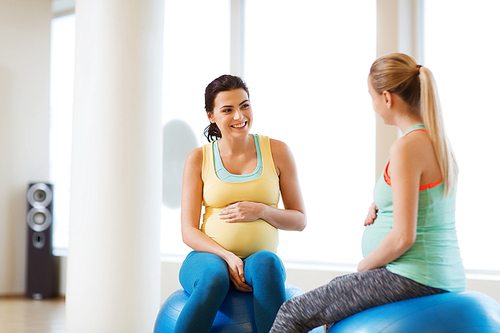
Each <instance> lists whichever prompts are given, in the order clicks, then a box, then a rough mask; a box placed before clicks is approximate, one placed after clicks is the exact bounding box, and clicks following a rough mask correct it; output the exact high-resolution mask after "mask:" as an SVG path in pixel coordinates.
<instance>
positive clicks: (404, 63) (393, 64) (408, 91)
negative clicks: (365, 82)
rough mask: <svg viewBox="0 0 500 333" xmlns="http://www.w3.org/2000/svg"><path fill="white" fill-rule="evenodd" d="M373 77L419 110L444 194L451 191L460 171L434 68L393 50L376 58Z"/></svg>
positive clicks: (379, 88)
mask: <svg viewBox="0 0 500 333" xmlns="http://www.w3.org/2000/svg"><path fill="white" fill-rule="evenodd" d="M370 80H371V84H372V86H373V88H374V89H375V91H376V92H377V93H379V94H382V93H383V92H384V91H389V92H391V93H395V94H397V95H399V96H400V97H401V98H402V99H403V100H404V101H405V102H406V103H408V104H409V105H410V107H411V112H415V113H419V114H420V116H421V117H422V119H423V121H424V125H425V128H426V129H427V131H428V133H429V136H430V138H431V140H432V144H433V146H434V152H435V154H436V157H437V161H438V164H439V168H440V169H441V173H442V174H443V180H444V186H445V195H449V194H450V193H452V192H453V191H454V190H455V185H456V180H457V173H458V171H457V167H456V161H455V156H454V154H453V150H452V148H451V145H450V143H449V141H448V138H447V137H446V133H445V130H444V123H443V116H442V112H441V105H440V103H439V95H438V92H437V87H436V83H435V81H434V77H433V75H432V73H431V71H430V70H429V69H427V68H425V67H423V66H421V65H417V63H416V61H415V59H413V58H412V57H410V56H408V55H406V54H403V53H391V54H388V55H386V56H382V57H380V58H378V59H377V60H375V62H374V63H373V65H372V67H371V68H370Z"/></svg>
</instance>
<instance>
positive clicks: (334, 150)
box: [244, 0, 376, 265]
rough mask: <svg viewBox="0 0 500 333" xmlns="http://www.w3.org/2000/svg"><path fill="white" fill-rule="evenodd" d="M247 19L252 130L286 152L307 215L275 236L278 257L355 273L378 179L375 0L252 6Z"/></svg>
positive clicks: (258, 0)
mask: <svg viewBox="0 0 500 333" xmlns="http://www.w3.org/2000/svg"><path fill="white" fill-rule="evenodd" d="M245 13H246V17H245V19H246V26H245V57H244V59H245V66H244V67H245V79H246V80H247V83H248V85H249V88H250V93H251V100H252V103H253V110H254V114H255V124H254V128H253V130H254V132H257V133H262V134H265V135H268V136H270V137H272V138H275V139H279V140H282V141H284V142H285V143H287V144H288V145H289V146H290V148H291V150H292V152H293V154H294V157H295V160H296V163H297V168H298V172H299V181H300V184H301V188H302V193H303V197H304V201H305V204H306V210H307V218H308V225H307V227H306V229H305V230H304V231H303V232H291V231H280V246H279V249H278V251H279V255H280V256H281V257H282V258H283V259H285V260H288V261H300V262H309V263H311V262H312V263H330V264H331V263H336V264H347V265H355V264H357V262H358V261H359V260H360V259H361V258H362V256H361V246H360V244H361V236H362V233H363V221H364V219H365V217H366V212H367V209H368V206H369V205H370V204H371V202H372V188H373V185H374V181H375V179H374V177H373V168H374V166H375V113H374V111H373V109H372V107H371V99H370V96H369V95H368V93H367V86H366V79H367V76H368V72H369V69H370V65H371V63H372V62H373V60H374V59H375V55H376V50H375V38H376V1H373V0H364V1H328V0H312V1H287V0H280V1H278V0H275V1H266V0H252V1H247V2H246V10H245ZM298 244H300V246H297V245H298Z"/></svg>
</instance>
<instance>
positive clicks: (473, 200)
mask: <svg viewBox="0 0 500 333" xmlns="http://www.w3.org/2000/svg"><path fill="white" fill-rule="evenodd" d="M499 16H500V2H497V1H489V0H476V1H473V2H472V1H454V0H440V1H426V2H425V6H424V18H425V20H424V27H425V28H424V36H423V37H424V45H423V46H424V59H423V61H424V65H427V66H428V67H429V68H430V69H431V70H432V71H433V73H434V75H435V78H436V81H437V85H438V88H439V93H440V97H441V103H442V107H443V111H444V116H445V123H446V125H447V131H448V135H449V137H450V141H451V142H452V145H453V148H454V150H455V153H456V156H457V160H458V166H459V170H460V175H459V181H458V193H457V211H456V216H457V229H458V236H459V242H460V244H461V249H462V256H463V259H464V264H465V266H466V268H468V269H481V270H496V271H500V260H498V258H497V254H498V235H499V234H500V218H499V214H498V211H497V209H496V207H497V205H498V203H499V202H500V192H499V191H498V188H500V172H499V164H498V162H499V160H500V159H499V157H500V153H499V151H500V150H499V149H498V145H499V141H500V140H499V138H498V124H499V123H500V104H499V103H498V98H497V97H498V91H500V81H499V80H498V77H499V76H500V68H499V67H498V59H500V47H499V44H498V32H499V31H500V21H499V20H498V17H499Z"/></svg>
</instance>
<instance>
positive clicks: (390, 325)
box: [328, 291, 500, 333]
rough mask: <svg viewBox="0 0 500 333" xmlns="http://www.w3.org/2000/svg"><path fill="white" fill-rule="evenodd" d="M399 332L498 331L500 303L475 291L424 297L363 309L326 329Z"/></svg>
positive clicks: (330, 332)
mask: <svg viewBox="0 0 500 333" xmlns="http://www.w3.org/2000/svg"><path fill="white" fill-rule="evenodd" d="M401 332H404V333H422V332H424V333H451V332H453V333H496V332H500V304H499V303H498V302H497V301H495V300H494V299H493V298H491V297H489V296H487V295H485V294H482V293H480V292H477V291H464V292H452V293H446V294H439V295H433V296H425V297H419V298H414V299H410V300H406V301H401V302H395V303H390V304H386V305H381V306H377V307H375V308H372V309H368V310H365V311H362V312H360V313H357V314H354V315H352V316H350V317H347V318H345V319H344V320H341V321H340V322H338V323H337V324H335V325H333V326H332V327H331V328H330V329H329V330H328V333H401Z"/></svg>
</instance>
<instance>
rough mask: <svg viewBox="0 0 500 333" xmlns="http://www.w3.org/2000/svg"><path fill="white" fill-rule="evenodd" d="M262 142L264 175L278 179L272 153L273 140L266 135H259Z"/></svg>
mask: <svg viewBox="0 0 500 333" xmlns="http://www.w3.org/2000/svg"><path fill="white" fill-rule="evenodd" d="M258 136H259V142H260V149H261V153H262V165H263V167H264V170H263V173H265V174H268V175H270V176H271V177H278V174H277V173H276V166H275V165H274V159H273V154H272V151H271V139H269V137H268V136H265V135H258Z"/></svg>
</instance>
